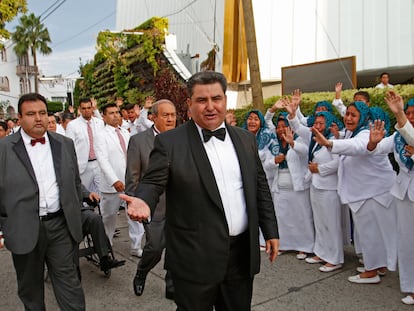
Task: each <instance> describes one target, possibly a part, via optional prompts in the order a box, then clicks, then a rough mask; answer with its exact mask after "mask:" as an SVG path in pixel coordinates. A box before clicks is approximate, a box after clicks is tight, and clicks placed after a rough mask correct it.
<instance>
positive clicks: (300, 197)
mask: <svg viewBox="0 0 414 311" xmlns="http://www.w3.org/2000/svg"><path fill="white" fill-rule="evenodd" d="M273 195H274V196H273V201H274V203H275V213H276V218H277V224H278V228H279V249H280V250H284V251H287V250H296V251H300V252H305V253H312V252H313V247H314V242H315V233H314V227H313V216H312V208H311V206H310V198H309V189H306V190H304V191H293V189H290V190H289V189H279V192H278V193H273Z"/></svg>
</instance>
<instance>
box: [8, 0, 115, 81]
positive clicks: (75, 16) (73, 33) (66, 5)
mask: <svg viewBox="0 0 414 311" xmlns="http://www.w3.org/2000/svg"><path fill="white" fill-rule="evenodd" d="M27 4H28V13H34V14H35V15H36V16H39V15H41V22H42V23H43V24H44V25H45V27H46V28H47V29H48V30H49V34H50V37H51V40H52V43H51V44H50V47H51V48H52V53H51V54H49V55H45V56H42V55H41V54H40V53H38V67H39V70H40V71H41V72H42V74H43V75H45V76H51V75H60V74H61V75H62V76H63V77H68V76H79V73H78V70H79V64H80V62H81V61H82V63H83V64H84V63H86V62H87V61H89V60H91V59H92V58H93V56H94V55H95V52H96V49H95V46H96V37H97V35H98V33H99V31H101V30H115V19H116V0H27ZM17 23H18V18H16V19H15V20H14V21H13V22H12V23H10V24H8V25H6V28H7V29H8V30H9V31H13V30H14V28H15V26H16V25H17ZM80 59H81V61H80Z"/></svg>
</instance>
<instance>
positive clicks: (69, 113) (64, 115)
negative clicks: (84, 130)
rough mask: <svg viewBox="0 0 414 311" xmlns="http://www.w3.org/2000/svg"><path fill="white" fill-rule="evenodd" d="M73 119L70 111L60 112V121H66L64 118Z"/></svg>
mask: <svg viewBox="0 0 414 311" xmlns="http://www.w3.org/2000/svg"><path fill="white" fill-rule="evenodd" d="M74 119H75V116H74V115H73V113H72V112H64V113H63V114H62V121H63V122H64V121H66V120H74Z"/></svg>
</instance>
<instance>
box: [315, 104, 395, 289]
mask: <svg viewBox="0 0 414 311" xmlns="http://www.w3.org/2000/svg"><path fill="white" fill-rule="evenodd" d="M368 119H369V108H368V106H366V104H365V103H363V102H353V103H351V104H350V105H349V106H348V108H347V111H346V114H345V117H344V123H345V127H346V129H347V132H346V136H345V138H347V139H339V140H328V139H326V137H325V136H324V135H323V134H322V133H320V132H319V131H318V130H317V129H315V128H312V132H313V133H314V134H315V139H316V141H317V143H318V144H320V145H322V146H325V147H327V148H328V149H329V150H331V152H332V153H334V154H339V155H340V158H339V167H338V194H339V197H340V199H341V202H342V203H344V204H347V205H348V207H349V208H350V210H351V211H352V216H353V219H354V224H355V228H356V230H357V231H358V236H359V242H360V247H361V250H362V254H363V258H364V264H365V270H364V271H363V272H362V273H360V274H358V275H355V276H350V277H349V278H348V280H349V281H350V282H353V283H361V284H376V283H379V282H381V278H380V277H379V275H378V269H384V268H385V267H387V268H388V269H389V270H391V271H395V269H396V262H397V240H396V229H397V221H396V210H395V205H394V204H393V197H392V195H391V193H390V189H391V187H392V185H393V183H394V180H395V172H394V171H393V169H392V166H391V163H390V162H389V160H388V157H387V155H372V154H370V153H369V151H368V150H367V144H368V141H369V129H368Z"/></svg>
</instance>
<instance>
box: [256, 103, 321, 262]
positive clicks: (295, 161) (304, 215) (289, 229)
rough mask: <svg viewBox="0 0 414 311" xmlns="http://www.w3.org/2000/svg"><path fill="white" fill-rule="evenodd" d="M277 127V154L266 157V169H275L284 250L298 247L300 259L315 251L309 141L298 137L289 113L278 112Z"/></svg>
mask: <svg viewBox="0 0 414 311" xmlns="http://www.w3.org/2000/svg"><path fill="white" fill-rule="evenodd" d="M266 115H267V117H266V120H272V117H273V113H272V112H270V111H268V112H267V113H266ZM267 124H268V127H269V128H270V127H273V128H275V125H276V137H277V140H278V144H277V145H275V148H277V150H276V154H277V155H276V156H273V157H272V158H270V159H268V160H267V161H265V163H264V166H265V170H273V171H274V173H275V175H274V178H273V184H272V187H271V188H270V189H271V192H272V195H273V202H274V204H275V212H276V217H277V220H278V228H279V236H280V241H279V242H280V246H279V249H280V250H281V251H288V250H295V251H297V252H298V253H297V255H296V258H297V259H305V258H306V257H307V253H312V251H313V247H314V242H315V233H314V227H313V216H312V209H311V205H310V198H309V186H310V181H305V174H306V172H307V164H308V157H307V145H306V144H305V143H304V141H303V139H302V138H300V137H297V138H296V135H294V134H293V132H292V131H291V129H290V127H289V123H288V120H287V113H286V112H282V113H279V114H278V115H277V116H276V119H275V124H273V123H272V121H270V124H269V122H268V123H267ZM273 152H275V150H274V149H273Z"/></svg>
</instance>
